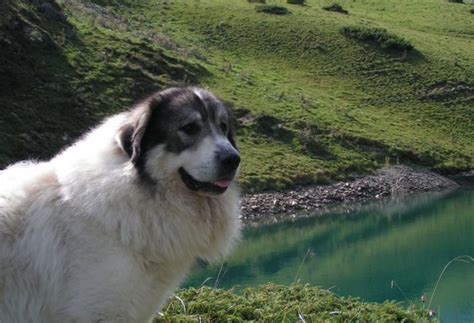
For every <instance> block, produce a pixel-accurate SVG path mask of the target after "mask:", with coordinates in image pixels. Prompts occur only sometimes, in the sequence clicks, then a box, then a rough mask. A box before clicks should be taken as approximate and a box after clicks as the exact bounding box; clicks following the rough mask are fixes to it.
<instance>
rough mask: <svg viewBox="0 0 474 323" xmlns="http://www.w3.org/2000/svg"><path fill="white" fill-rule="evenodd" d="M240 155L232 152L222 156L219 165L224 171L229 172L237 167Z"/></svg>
mask: <svg viewBox="0 0 474 323" xmlns="http://www.w3.org/2000/svg"><path fill="white" fill-rule="evenodd" d="M239 164H240V156H239V155H238V154H236V153H234V152H232V153H229V154H226V155H225V156H222V159H221V166H222V169H223V170H224V171H225V172H226V173H230V172H232V171H234V170H236V169H237V167H239Z"/></svg>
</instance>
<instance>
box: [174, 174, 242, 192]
mask: <svg viewBox="0 0 474 323" xmlns="http://www.w3.org/2000/svg"><path fill="white" fill-rule="evenodd" d="M179 174H180V175H181V179H182V180H183V182H184V184H186V186H187V187H188V188H189V189H190V190H192V191H202V192H208V193H213V194H222V193H224V192H225V191H226V190H227V188H228V187H229V186H230V184H232V179H233V178H232V177H233V176H232V177H231V178H224V179H219V180H217V181H214V182H201V181H198V180H197V179H195V178H194V177H192V176H191V175H190V174H189V173H188V172H187V171H186V170H185V169H184V168H183V167H181V168H180V169H179Z"/></svg>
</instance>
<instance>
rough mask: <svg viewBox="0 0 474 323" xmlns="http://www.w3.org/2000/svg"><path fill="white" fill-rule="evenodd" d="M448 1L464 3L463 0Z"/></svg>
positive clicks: (450, 0)
mask: <svg viewBox="0 0 474 323" xmlns="http://www.w3.org/2000/svg"><path fill="white" fill-rule="evenodd" d="M448 2H454V3H464V0H448Z"/></svg>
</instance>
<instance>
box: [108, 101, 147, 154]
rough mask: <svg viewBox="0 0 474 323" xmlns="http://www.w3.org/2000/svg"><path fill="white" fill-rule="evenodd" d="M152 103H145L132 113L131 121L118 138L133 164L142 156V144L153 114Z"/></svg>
mask: <svg viewBox="0 0 474 323" xmlns="http://www.w3.org/2000/svg"><path fill="white" fill-rule="evenodd" d="M151 107H152V105H151V104H150V102H144V103H142V104H141V105H140V106H138V107H137V108H135V109H134V110H132V111H131V112H130V119H129V121H128V122H127V123H126V124H125V125H123V126H122V127H121V128H120V129H119V131H118V133H117V136H116V140H117V143H118V145H119V147H120V148H121V149H122V151H123V152H124V153H126V154H127V155H128V157H129V158H130V161H131V162H132V163H136V162H137V160H138V159H139V157H140V154H141V150H142V149H141V146H142V145H141V143H142V139H143V135H144V134H145V131H146V128H147V125H148V123H149V121H150V118H151V114H152V109H151Z"/></svg>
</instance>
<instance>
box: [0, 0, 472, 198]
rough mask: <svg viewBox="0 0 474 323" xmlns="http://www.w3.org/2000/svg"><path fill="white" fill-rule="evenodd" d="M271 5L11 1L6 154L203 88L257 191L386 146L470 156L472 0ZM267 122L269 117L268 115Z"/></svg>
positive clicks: (245, 180) (453, 164)
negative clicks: (183, 90)
mask: <svg viewBox="0 0 474 323" xmlns="http://www.w3.org/2000/svg"><path fill="white" fill-rule="evenodd" d="M267 4H268V5H278V6H282V7H287V8H291V14H290V15H271V14H263V13H259V12H257V11H256V10H255V8H256V7H257V6H258V5H259V4H254V3H249V2H247V1H231V2H229V1H224V0H200V1H186V2H170V1H142V2H137V1H128V0H114V1H105V0H103V1H94V2H86V1H83V2H82V1H77V2H67V3H65V4H62V5H61V6H62V8H63V10H64V11H65V13H66V14H67V16H68V19H67V22H57V21H49V20H47V19H45V18H44V17H43V16H42V15H41V14H40V13H39V12H38V10H37V9H36V8H35V7H34V6H33V5H32V4H30V2H27V1H15V2H12V1H11V2H9V5H7V7H8V10H5V11H4V12H2V13H1V14H0V42H1V45H2V48H6V50H5V51H2V53H1V54H0V81H2V87H1V89H0V109H2V110H3V111H4V112H5V113H2V114H1V116H0V125H2V127H1V128H0V145H1V147H2V148H3V149H2V152H1V153H0V164H3V165H5V164H7V163H9V162H12V161H14V160H18V159H22V158H27V157H39V158H47V157H49V156H51V155H53V154H54V153H55V152H56V151H57V150H58V149H60V147H62V146H63V145H65V144H67V143H69V142H71V141H72V140H73V139H74V138H76V137H77V136H78V135H79V134H80V133H81V132H83V131H84V130H85V129H87V128H88V127H89V126H91V125H93V124H94V123H96V122H97V121H98V120H100V119H101V118H102V117H104V116H105V115H110V114H111V113H114V112H117V111H120V110H122V109H124V108H126V107H127V106H128V105H129V104H130V103H131V102H133V101H134V100H136V99H138V98H140V97H141V96H143V95H144V94H146V93H149V92H151V91H152V90H153V89H156V88H163V87H167V86H171V85H181V84H198V85H200V86H204V87H209V88H210V89H211V90H212V91H214V92H215V93H217V94H218V95H219V96H221V97H222V98H223V99H224V100H226V101H227V102H230V103H231V105H232V106H233V108H234V110H235V114H236V115H238V116H239V120H238V124H239V130H238V132H237V134H238V142H239V145H240V148H241V151H242V155H243V163H242V171H241V182H242V185H243V187H244V189H246V190H262V189H275V188H287V187H292V186H294V185H295V184H309V183H324V182H327V181H328V180H334V179H342V178H348V177H351V176H352V175H353V174H357V173H365V172H369V171H371V170H373V169H376V168H378V167H380V166H382V165H383V163H384V161H385V160H386V159H387V158H388V157H389V158H390V159H391V160H399V161H400V162H402V163H408V164H417V165H422V166H427V167H430V168H433V169H437V170H440V171H444V172H449V171H456V170H460V169H468V168H472V167H473V164H474V161H473V156H474V146H473V145H472V142H473V140H474V126H473V124H472V122H473V120H474V96H473V91H474V84H473V83H472V80H473V79H474V59H473V57H472V53H471V50H470V49H471V48H472V47H473V46H474V40H473V38H472V32H471V30H472V28H471V22H472V19H471V18H472V15H471V14H470V13H469V10H468V8H466V6H463V5H458V4H453V3H449V2H447V1H437V0H423V1H408V0H404V1H395V0H384V1H376V0H366V1H357V2H344V3H342V5H343V6H344V9H347V10H348V11H349V12H350V15H337V14H334V13H332V12H328V11H325V10H322V7H323V6H326V5H329V4H331V2H330V1H306V3H305V5H304V6H294V5H287V4H286V3H285V2H284V1H267ZM15 24H19V25H21V26H24V25H27V26H29V27H28V28H26V30H27V31H26V32H25V31H22V30H24V29H22V28H11V27H9V26H13V25H15ZM348 26H350V27H356V28H363V29H364V30H374V29H375V30H381V29H384V30H388V31H389V32H390V35H392V36H393V37H394V38H395V39H404V40H406V41H407V42H409V43H410V44H411V45H413V46H414V48H415V50H412V51H409V52H407V53H404V52H402V51H400V52H399V51H390V50H386V49H383V48H381V47H380V46H378V45H377V44H374V43H372V42H368V43H366V42H360V41H359V40H356V39H352V38H349V37H346V36H344V35H343V34H341V32H340V30H341V29H342V28H344V27H348ZM38 39H40V40H38ZM8 44H14V45H13V46H7V45H8ZM25 62H26V63H25ZM3 84H6V85H5V86H3ZM268 117H271V118H273V119H272V120H273V121H272V122H273V124H272V126H270V127H265V125H264V126H262V124H261V121H262V120H266V119H265V118H267V119H268ZM272 127H273V130H272Z"/></svg>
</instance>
